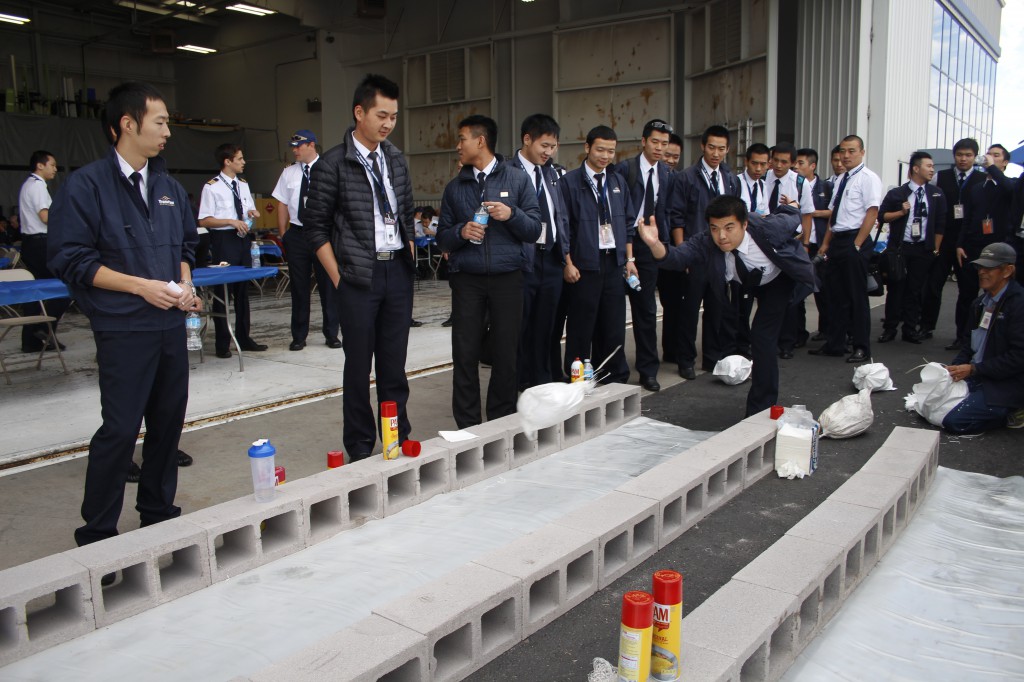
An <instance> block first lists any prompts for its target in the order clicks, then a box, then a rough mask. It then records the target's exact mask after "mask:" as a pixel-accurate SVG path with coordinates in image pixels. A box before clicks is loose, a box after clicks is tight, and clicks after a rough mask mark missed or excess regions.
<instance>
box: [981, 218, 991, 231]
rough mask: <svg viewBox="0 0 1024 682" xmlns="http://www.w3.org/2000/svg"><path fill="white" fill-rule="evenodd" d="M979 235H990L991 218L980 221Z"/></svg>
mask: <svg viewBox="0 0 1024 682" xmlns="http://www.w3.org/2000/svg"><path fill="white" fill-rule="evenodd" d="M981 233H982V234H992V219H991V218H985V219H984V220H982V221H981Z"/></svg>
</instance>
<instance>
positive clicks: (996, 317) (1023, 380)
mask: <svg viewBox="0 0 1024 682" xmlns="http://www.w3.org/2000/svg"><path fill="white" fill-rule="evenodd" d="M982 299H984V295H982V296H979V297H978V298H977V299H975V301H974V303H972V304H971V317H970V318H969V319H970V321H971V330H972V331H973V330H975V329H977V328H978V323H980V322H981V317H982V314H983V313H984V308H983V306H982V303H981V302H982ZM973 355H974V351H973V349H971V348H969V347H967V346H965V347H963V348H961V349H960V352H959V353H958V354H957V356H956V358H954V359H953V362H952V363H950V364H953V365H966V364H968V363H969V362H970V361H971V357H973ZM974 378H975V379H977V380H978V381H979V382H980V383H981V390H982V393H984V394H985V402H986V403H988V404H989V405H994V406H997V407H1010V408H1019V407H1024V288H1022V287H1021V285H1020V284H1018V283H1017V282H1015V281H1014V280H1012V279H1011V280H1010V283H1009V284H1008V285H1007V289H1006V291H1005V292H1004V293H1003V297H1002V298H1001V299H999V303H997V304H996V309H995V311H994V312H993V313H992V322H991V323H990V325H989V329H988V334H987V335H986V337H985V358H984V359H983V360H982V361H981V362H979V363H978V364H976V365H975V366H974Z"/></svg>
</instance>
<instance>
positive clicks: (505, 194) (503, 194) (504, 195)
mask: <svg viewBox="0 0 1024 682" xmlns="http://www.w3.org/2000/svg"><path fill="white" fill-rule="evenodd" d="M498 196H499V197H502V198H507V197H508V192H507V191H505V190H502V191H501V193H499V194H498Z"/></svg>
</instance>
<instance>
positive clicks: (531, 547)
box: [474, 524, 598, 637]
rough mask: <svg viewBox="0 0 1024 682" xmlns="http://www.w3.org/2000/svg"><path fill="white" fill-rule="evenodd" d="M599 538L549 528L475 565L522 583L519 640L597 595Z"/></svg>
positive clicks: (480, 560) (560, 528)
mask: <svg viewBox="0 0 1024 682" xmlns="http://www.w3.org/2000/svg"><path fill="white" fill-rule="evenodd" d="M597 552H598V542H597V535H595V534H593V533H586V532H583V531H577V530H572V529H570V528H563V527H561V526H555V525H550V524H549V525H547V526H544V527H543V528H541V529H540V530H538V531H536V532H534V533H531V534H529V535H527V536H525V537H522V538H519V539H518V540H516V541H514V542H511V543H509V544H508V545H505V546H504V547H502V548H501V549H498V550H495V551H493V552H491V553H489V554H486V555H485V556H483V557H481V558H480V559H477V560H476V561H475V562H474V563H477V564H479V565H481V566H486V567H487V568H492V569H494V570H496V571H501V572H502V573H507V574H508V575H511V576H513V577H515V578H518V579H519V580H521V581H522V586H523V592H522V599H521V604H522V608H523V616H522V620H523V637H529V636H530V635H532V634H533V633H534V632H536V631H537V630H540V629H541V628H542V627H544V626H545V625H547V624H548V623H550V622H551V621H553V620H554V619H555V618H558V617H559V616H561V615H562V614H563V613H565V612H567V611H569V610H570V609H572V608H573V607H575V606H576V605H578V604H579V603H580V602H582V601H583V600H584V599H586V598H587V597H589V596H590V595H592V594H594V592H596V591H597V577H598V573H597Z"/></svg>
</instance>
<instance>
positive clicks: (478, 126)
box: [459, 114, 498, 154]
mask: <svg viewBox="0 0 1024 682" xmlns="http://www.w3.org/2000/svg"><path fill="white" fill-rule="evenodd" d="M459 128H460V129H461V128H469V130H470V133H471V134H472V135H473V137H481V136H482V137H483V138H484V142H485V143H486V144H487V151H489V152H490V153H492V154H493V153H494V144H495V141H496V140H497V139H498V124H497V123H495V122H494V119H493V118H489V117H487V116H483V115H481V114H473V115H472V116H467V117H466V118H464V119H462V120H461V121H459Z"/></svg>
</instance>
